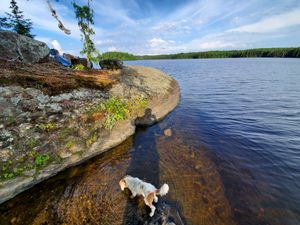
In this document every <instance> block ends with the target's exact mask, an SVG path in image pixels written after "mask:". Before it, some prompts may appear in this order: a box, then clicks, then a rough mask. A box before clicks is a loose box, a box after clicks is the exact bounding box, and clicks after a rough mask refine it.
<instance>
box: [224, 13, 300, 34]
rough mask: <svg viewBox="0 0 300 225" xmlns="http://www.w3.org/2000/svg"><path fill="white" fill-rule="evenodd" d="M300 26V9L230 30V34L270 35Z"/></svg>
mask: <svg viewBox="0 0 300 225" xmlns="http://www.w3.org/2000/svg"><path fill="white" fill-rule="evenodd" d="M295 25H300V8H297V9H295V10H293V11H290V12H286V13H283V14H280V15H276V16H271V17H269V18H265V19H262V20H261V21H259V22H257V23H253V24H249V25H244V26H240V27H237V28H234V29H230V30H228V31H229V32H248V33H268V32H274V31H277V30H279V29H283V28H287V27H290V26H295Z"/></svg>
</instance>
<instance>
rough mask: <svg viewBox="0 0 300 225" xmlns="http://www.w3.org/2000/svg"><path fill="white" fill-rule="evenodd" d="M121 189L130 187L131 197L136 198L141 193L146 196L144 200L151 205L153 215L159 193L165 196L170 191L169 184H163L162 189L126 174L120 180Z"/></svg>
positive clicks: (151, 214)
mask: <svg viewBox="0 0 300 225" xmlns="http://www.w3.org/2000/svg"><path fill="white" fill-rule="evenodd" d="M119 185H120V188H121V190H122V191H123V190H124V189H125V188H128V189H129V190H130V191H131V194H132V195H131V198H134V197H135V196H136V195H141V196H143V197H144V202H145V204H146V205H147V206H149V207H150V209H151V212H150V214H149V215H150V216H151V217H152V216H153V215H154V212H155V206H154V205H153V202H155V203H156V202H157V201H158V198H157V195H160V196H164V195H166V194H167V193H168V192H169V185H167V184H163V186H161V188H160V189H157V188H156V187H154V186H153V185H152V184H150V183H147V182H145V181H142V180H140V179H139V178H137V177H132V176H129V175H127V176H125V177H124V178H122V179H121V180H120V181H119Z"/></svg>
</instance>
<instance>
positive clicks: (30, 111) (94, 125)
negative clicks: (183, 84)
mask: <svg viewBox="0 0 300 225" xmlns="http://www.w3.org/2000/svg"><path fill="white" fill-rule="evenodd" d="M110 75H111V76H114V77H115V79H118V81H117V82H116V83H115V84H113V85H112V87H111V89H110V90H107V91H105V92H104V91H100V90H93V89H83V90H82V89H79V90H74V91H73V92H69V93H63V94H60V95H56V96H48V95H47V94H44V93H42V92H41V91H40V90H38V89H34V88H22V87H12V86H7V87H0V106H2V108H4V110H2V111H3V112H1V113H0V125H1V124H4V125H2V127H1V126H0V145H2V146H1V147H0V165H1V161H4V162H5V163H6V162H7V161H9V160H11V161H13V160H14V159H17V157H21V156H22V155H21V154H23V152H24V150H23V146H28V147H30V146H29V145H34V146H35V144H36V146H35V147H34V148H36V149H37V150H39V153H41V152H42V151H45V153H47V154H49V155H51V154H54V153H55V154H57V155H58V156H59V157H60V160H59V161H55V159H56V158H53V160H54V161H51V162H49V165H47V166H45V167H43V168H39V170H37V171H35V172H34V171H33V172H34V175H31V173H32V171H26V173H23V174H20V175H18V176H16V177H14V178H12V179H8V180H3V181H2V180H0V203H2V202H4V201H6V200H8V199H10V198H12V197H14V196H16V195H17V194H18V193H20V192H22V191H24V190H26V189H28V188H30V187H32V186H33V185H35V184H37V183H39V182H41V181H43V180H45V179H48V178H49V177H51V176H54V175H55V174H57V173H58V172H60V171H62V170H64V169H66V168H68V167H71V166H75V165H78V164H79V163H82V162H84V161H86V160H88V159H90V158H92V157H94V156H96V155H99V154H100V153H103V152H105V151H108V150H109V149H111V148H113V147H115V146H117V145H119V144H120V143H122V142H123V141H125V140H126V139H127V138H128V137H130V136H132V135H133V134H134V132H135V128H136V126H137V125H150V124H153V123H155V122H157V121H159V120H161V119H162V118H163V117H165V116H166V115H167V114H168V113H169V112H170V111H172V110H173V109H174V108H175V107H176V106H177V104H178V103H179V100H180V89H179V86H178V83H177V82H176V81H175V80H174V79H173V78H172V77H170V76H168V75H167V74H165V73H163V72H161V71H159V70H157V69H154V68H149V67H142V66H130V67H126V68H123V69H122V70H116V71H114V72H111V74H110ZM141 96H143V97H146V99H147V106H146V107H145V108H142V109H140V110H138V109H136V112H133V114H134V116H132V117H130V118H127V119H126V120H120V121H118V122H117V123H116V124H115V126H114V127H113V128H112V130H105V129H103V126H102V123H101V114H100V116H99V115H95V117H94V116H93V117H92V118H90V116H89V115H90V114H91V112H92V111H91V109H94V107H95V106H96V107H98V106H99V103H101V101H103V100H104V99H108V98H109V97H119V98H120V99H124V100H130V99H131V100H132V99H136V98H138V97H141ZM1 134H2V135H1ZM29 140H33V143H30V142H28V141H29ZM34 140H35V141H34ZM19 146H22V148H20V147H19ZM30 148H31V147H30ZM28 152H30V151H28ZM22 157H23V156H22ZM157 212H158V213H157V215H158V217H155V218H153V220H152V222H151V223H148V225H149V224H153V225H154V224H160V223H156V222H157V221H164V223H163V224H168V223H167V222H168V221H167V220H165V219H164V218H165V217H164V216H165V215H166V213H165V210H162V211H159V210H158V211H157ZM139 224H140V223H139ZM169 224H170V223H169ZM176 224H179V223H176Z"/></svg>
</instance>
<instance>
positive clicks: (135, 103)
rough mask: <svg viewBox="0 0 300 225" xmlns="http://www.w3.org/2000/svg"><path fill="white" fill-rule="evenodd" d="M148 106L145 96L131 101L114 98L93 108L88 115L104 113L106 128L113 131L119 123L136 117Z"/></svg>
mask: <svg viewBox="0 0 300 225" xmlns="http://www.w3.org/2000/svg"><path fill="white" fill-rule="evenodd" d="M147 105H148V100H147V98H146V97H145V96H143V95H140V96H137V97H134V98H132V99H130V100H121V99H119V98H117V97H115V96H113V97H110V98H109V99H107V100H106V101H104V102H101V103H100V104H99V105H97V106H96V107H94V108H92V109H91V110H90V111H89V112H88V113H89V114H94V113H97V112H102V113H104V114H105V121H104V127H105V128H106V129H109V130H111V129H112V128H113V127H114V125H115V123H116V122H117V121H119V120H125V119H127V118H130V117H134V115H136V113H137V112H138V111H139V110H143V109H145V108H146V107H147Z"/></svg>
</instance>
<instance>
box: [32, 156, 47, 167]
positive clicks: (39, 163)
mask: <svg viewBox="0 0 300 225" xmlns="http://www.w3.org/2000/svg"><path fill="white" fill-rule="evenodd" d="M49 159H50V156H49V155H48V154H45V155H38V156H37V157H36V158H35V161H34V162H35V165H36V166H43V165H44V164H45V163H46V162H47V161H48V160H49Z"/></svg>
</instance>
